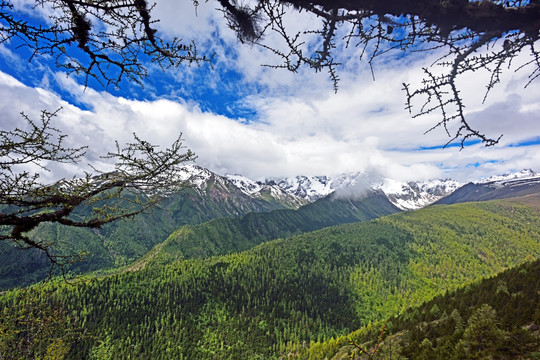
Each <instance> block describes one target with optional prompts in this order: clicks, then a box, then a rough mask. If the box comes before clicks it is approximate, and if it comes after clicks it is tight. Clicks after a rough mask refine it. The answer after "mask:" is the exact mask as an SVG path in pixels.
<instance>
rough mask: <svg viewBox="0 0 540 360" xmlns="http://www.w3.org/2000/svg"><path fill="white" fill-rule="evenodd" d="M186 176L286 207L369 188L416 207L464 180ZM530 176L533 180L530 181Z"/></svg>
mask: <svg viewBox="0 0 540 360" xmlns="http://www.w3.org/2000/svg"><path fill="white" fill-rule="evenodd" d="M186 174H189V175H186V180H187V179H189V181H190V182H191V183H192V184H193V185H194V186H195V187H196V188H198V189H205V188H208V187H209V185H210V184H211V185H212V186H213V187H219V188H222V189H224V190H227V189H228V190H227V191H229V192H230V191H232V190H231V189H234V190H235V191H240V192H242V193H243V194H245V195H247V196H249V197H252V198H256V199H260V200H267V201H271V202H276V203H280V204H283V205H285V206H287V207H292V208H298V207H300V206H302V205H305V204H307V203H310V202H313V201H316V200H318V199H320V198H323V197H325V196H328V195H330V194H332V193H336V194H337V195H340V196H350V197H357V196H362V195H364V194H365V193H366V192H367V191H382V192H383V193H384V194H385V195H386V197H387V198H388V200H390V202H392V204H394V205H395V206H397V207H398V208H400V209H402V210H416V209H420V208H423V207H425V206H428V205H431V204H433V203H435V202H439V201H442V200H441V199H443V198H445V197H447V196H449V195H451V194H453V193H454V192H455V191H456V190H458V189H460V188H462V187H464V184H462V183H460V182H458V181H456V180H452V179H444V180H442V179H433V180H422V181H408V182H405V181H398V180H394V179H389V178H383V179H381V178H380V176H370V175H369V174H366V173H362V172H355V173H350V174H342V175H339V176H334V177H330V176H296V177H289V178H272V179H267V180H265V181H254V180H251V179H249V178H247V177H245V176H242V175H239V174H226V175H225V176H220V175H217V174H214V173H213V172H211V171H209V170H207V169H204V168H201V167H199V166H196V165H190V166H189V167H187V168H186ZM529 180H530V181H529ZM524 181H525V182H531V181H532V182H533V183H540V173H535V172H534V171H532V170H530V169H526V170H522V171H519V172H515V173H511V174H504V175H495V176H491V177H489V178H485V179H481V180H479V181H477V182H475V183H474V184H478V185H484V184H486V185H489V186H490V187H498V188H500V187H510V186H513V185H512V184H514V185H515V186H517V185H518V184H519V186H521V185H522V184H523V182H524Z"/></svg>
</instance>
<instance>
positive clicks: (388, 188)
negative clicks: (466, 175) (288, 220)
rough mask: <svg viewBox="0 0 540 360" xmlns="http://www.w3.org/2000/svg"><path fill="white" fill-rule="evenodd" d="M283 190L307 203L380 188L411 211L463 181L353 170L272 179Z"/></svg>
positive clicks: (453, 189) (404, 208) (444, 194)
mask: <svg viewBox="0 0 540 360" xmlns="http://www.w3.org/2000/svg"><path fill="white" fill-rule="evenodd" d="M271 181H273V182H275V183H276V184H277V185H278V186H280V187H281V188H282V189H283V190H285V191H287V192H289V193H291V194H294V195H295V196H299V197H302V198H304V199H306V200H308V201H310V202H312V201H315V200H317V199H320V198H322V197H324V196H327V195H329V194H331V193H333V192H336V191H337V192H338V193H339V194H341V195H342V196H343V194H346V195H345V196H352V197H354V196H360V195H362V194H364V193H365V192H366V191H369V190H380V191H382V192H384V194H385V195H386V197H387V198H388V199H389V200H390V201H391V202H392V203H393V204H394V205H395V206H397V207H398V208H400V209H402V210H414V209H419V208H422V207H424V206H427V205H430V204H432V203H434V202H435V201H437V200H439V199H441V198H442V197H444V196H447V195H449V194H451V193H452V192H453V191H455V190H456V189H457V188H459V187H460V186H461V185H462V184H461V183H459V182H457V181H455V180H451V179H446V180H440V179H435V180H430V181H417V182H413V181H411V182H403V181H397V180H392V179H384V180H383V181H382V182H381V181H380V178H378V180H375V179H374V178H373V179H370V176H369V175H368V174H365V173H361V172H355V173H350V174H342V175H339V176H336V177H327V176H311V177H309V176H297V177H294V178H284V179H278V180H271Z"/></svg>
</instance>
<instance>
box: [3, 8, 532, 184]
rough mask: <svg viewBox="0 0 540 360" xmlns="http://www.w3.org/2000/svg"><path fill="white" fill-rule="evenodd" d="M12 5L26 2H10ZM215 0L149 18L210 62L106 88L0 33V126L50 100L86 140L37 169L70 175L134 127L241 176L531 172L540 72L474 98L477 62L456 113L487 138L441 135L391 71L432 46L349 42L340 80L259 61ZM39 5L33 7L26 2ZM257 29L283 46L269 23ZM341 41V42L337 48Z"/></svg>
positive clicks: (302, 25) (402, 69)
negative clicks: (381, 51)
mask: <svg viewBox="0 0 540 360" xmlns="http://www.w3.org/2000/svg"><path fill="white" fill-rule="evenodd" d="M14 3H15V5H16V7H17V8H18V9H21V11H23V10H24V11H28V12H29V13H30V12H32V11H33V12H34V13H33V15H34V16H36V14H38V15H39V16H45V15H46V14H47V11H50V10H47V9H41V8H37V9H32V8H31V6H32V5H33V2H32V1H29V0H17V1H15V2H14ZM216 7H217V2H214V1H210V2H201V3H200V5H199V6H198V7H197V9H195V8H194V6H193V4H192V2H191V1H187V0H181V1H178V0H157V4H156V7H155V9H154V11H153V18H155V19H160V22H159V23H158V24H157V25H156V27H157V28H158V30H159V33H160V34H161V36H162V37H165V38H172V37H174V36H178V37H180V38H182V39H186V40H194V41H195V42H196V43H197V44H198V47H199V51H202V52H207V53H209V54H212V53H213V54H215V56H214V60H213V66H212V67H210V66H208V65H205V64H203V65H201V66H191V67H188V66H184V67H180V68H178V69H174V70H167V71H165V72H163V71H161V70H160V69H157V68H155V67H150V74H149V77H148V78H147V79H146V80H145V84H144V87H141V86H139V85H136V84H130V83H123V84H122V86H121V87H120V88H118V89H114V88H103V87H101V86H99V85H96V84H91V86H89V87H84V86H83V79H81V78H78V77H76V76H67V75H66V74H65V73H63V72H62V71H60V70H59V69H57V68H55V67H54V65H53V64H52V62H51V59H50V57H47V56H38V57H34V58H33V59H32V61H30V62H29V59H28V53H27V52H25V51H24V49H16V48H13V47H12V46H10V45H11V44H10V43H4V44H0V112H1V113H2V114H3V116H2V117H1V118H0V129H3V130H8V129H12V128H14V127H15V126H22V125H21V123H22V121H21V116H20V112H21V111H23V112H25V113H26V114H28V115H30V116H31V117H33V118H38V117H39V113H40V111H41V110H43V109H47V110H50V111H52V110H56V109H58V108H60V107H61V108H62V110H61V111H60V112H59V114H58V116H57V117H56V118H55V123H54V125H55V127H57V128H58V129H60V130H62V131H63V132H64V133H65V134H67V135H68V138H67V141H68V144H73V145H88V146H89V148H88V151H87V156H86V158H85V159H84V160H83V161H82V162H81V163H80V164H78V165H72V164H68V165H66V164H63V165H51V166H50V167H51V169H52V171H51V172H49V173H47V174H44V175H43V177H44V179H45V180H47V179H49V180H51V181H52V180H54V179H55V178H58V177H71V176H74V175H78V174H81V171H82V170H84V169H87V167H85V166H86V164H88V163H91V164H92V165H93V166H95V167H97V168H102V169H106V168H107V167H110V164H108V163H107V161H106V160H104V159H101V158H100V155H104V154H106V153H107V152H108V151H111V150H114V144H115V140H117V141H119V142H120V143H126V142H129V141H130V140H132V139H133V135H132V134H133V133H136V134H137V135H138V136H139V137H141V138H143V139H145V140H148V141H149V142H151V143H153V144H158V145H160V146H162V147H166V146H168V145H170V144H171V143H172V142H173V141H174V140H175V139H176V138H177V137H178V136H179V134H180V133H182V138H183V139H184V144H185V145H186V147H188V148H190V149H191V150H192V151H194V152H195V153H196V154H197V156H198V158H197V160H196V163H197V164H198V165H200V166H203V167H206V168H208V169H210V170H212V171H214V172H217V173H218V174H225V173H232V174H242V175H244V176H247V177H249V178H251V179H254V180H262V179H264V178H270V177H285V176H296V175H329V176H333V175H338V174H342V173H348V172H358V171H365V172H366V173H369V174H373V173H376V174H380V176H383V177H389V178H393V179H397V180H423V179H430V178H453V179H456V180H459V181H463V182H465V181H472V180H477V179H480V178H482V177H488V176H491V175H494V174H503V173H507V172H512V171H518V170H521V169H524V168H531V169H533V170H535V171H540V121H538V120H539V119H540V98H539V96H538V94H540V81H539V80H537V81H536V82H533V83H532V84H530V85H529V86H528V87H527V88H526V89H524V85H525V84H526V83H527V81H528V79H527V76H528V75H529V74H528V73H527V72H523V71H521V72H515V71H514V70H515V69H516V68H517V67H518V66H519V65H520V62H521V63H523V62H525V61H526V55H525V54H524V55H523V56H522V57H520V58H518V59H517V60H516V62H515V64H514V66H513V67H512V68H511V69H510V70H509V71H505V72H504V74H503V79H502V82H501V84H499V86H497V87H496V88H495V89H494V90H493V91H492V92H491V93H490V95H489V97H488V99H487V101H486V102H485V103H483V102H482V99H483V96H484V93H485V86H486V81H487V75H486V73H483V72H475V73H473V74H471V75H470V76H467V77H466V78H465V79H461V80H460V82H459V84H458V85H459V87H460V89H461V92H462V95H463V98H464V99H465V102H466V109H467V118H468V119H469V121H470V122H471V124H473V126H476V127H477V128H479V129H481V130H482V131H483V132H485V133H486V135H488V136H492V137H495V138H496V137H498V136H499V135H501V134H503V137H502V138H501V141H500V143H499V144H498V145H496V146H494V147H489V148H486V147H484V146H483V145H482V144H479V143H474V142H473V143H471V144H469V145H468V146H466V147H465V148H464V149H460V147H459V146H450V147H447V148H444V149H443V148H442V146H443V145H444V144H446V143H447V141H448V140H449V139H448V137H447V135H446V133H445V132H444V131H443V130H442V129H435V130H434V131H431V132H428V133H427V134H424V133H425V132H426V130H428V129H430V128H431V127H432V126H433V125H434V124H435V123H437V122H438V117H437V114H433V115H430V116H422V117H417V118H412V117H411V115H410V114H409V112H408V111H407V110H405V100H406V99H405V93H404V91H403V90H402V84H403V83H412V84H417V85H418V84H419V83H420V81H421V79H422V67H426V66H429V65H430V64H432V63H433V62H434V60H435V59H436V58H437V57H438V56H439V55H440V54H437V53H414V54H403V53H397V54H396V53H394V54H391V55H389V56H386V57H382V58H379V61H376V62H375V64H374V75H375V76H374V77H375V79H373V77H372V73H371V70H370V68H369V66H368V64H367V63H366V62H365V61H359V60H358V58H359V51H360V49H358V48H355V47H351V48H349V49H341V48H340V49H339V50H340V52H338V53H339V54H340V57H341V58H340V59H339V60H340V61H341V62H342V63H343V64H342V65H341V66H340V67H338V74H339V77H340V79H341V80H340V83H339V90H338V92H337V93H335V92H334V90H333V87H332V82H331V81H330V79H329V77H328V74H327V73H325V72H318V73H316V72H314V71H313V70H311V69H309V68H301V69H300V70H299V71H298V72H297V73H291V72H289V71H287V70H284V69H272V68H269V67H265V66H262V65H264V64H279V61H280V60H279V59H278V58H276V57H275V56H274V55H273V54H272V53H271V52H270V51H268V50H266V49H264V48H261V47H257V46H249V45H243V44H240V43H239V42H238V40H237V38H236V35H235V34H234V33H233V32H232V31H231V30H230V29H228V28H227V26H226V22H225V20H224V19H223V16H222V14H221V12H219V11H217V10H216ZM36 12H39V13H36ZM285 22H286V24H287V26H288V28H289V29H290V30H291V32H295V31H303V30H307V29H309V28H310V26H312V25H313V24H314V23H315V22H316V20H315V19H313V18H310V17H309V16H308V15H306V14H301V15H298V14H289V15H287V17H286V19H285ZM265 42H266V43H267V44H269V45H271V46H273V47H274V48H277V49H279V48H280V47H282V46H283V44H282V43H281V42H280V40H279V39H278V38H277V37H275V36H273V35H272V34H269V35H267V37H266V38H265ZM341 51H342V52H341Z"/></svg>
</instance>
